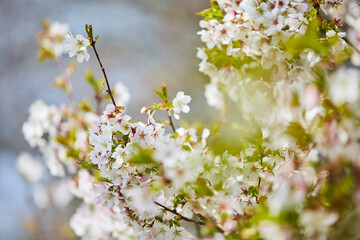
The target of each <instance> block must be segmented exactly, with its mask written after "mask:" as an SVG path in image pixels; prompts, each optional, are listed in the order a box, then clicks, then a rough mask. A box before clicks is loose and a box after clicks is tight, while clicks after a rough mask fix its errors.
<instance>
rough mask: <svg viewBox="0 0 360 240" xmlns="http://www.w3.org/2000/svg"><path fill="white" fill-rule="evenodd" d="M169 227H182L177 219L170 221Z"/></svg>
mask: <svg viewBox="0 0 360 240" xmlns="http://www.w3.org/2000/svg"><path fill="white" fill-rule="evenodd" d="M169 227H170V228H172V227H180V222H179V221H178V220H175V219H170V220H169Z"/></svg>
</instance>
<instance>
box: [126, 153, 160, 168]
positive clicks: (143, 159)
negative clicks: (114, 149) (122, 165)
mask: <svg viewBox="0 0 360 240" xmlns="http://www.w3.org/2000/svg"><path fill="white" fill-rule="evenodd" d="M129 162H130V163H133V164H138V165H144V164H151V163H155V161H154V160H153V158H152V151H151V150H144V149H141V150H140V151H139V153H138V154H136V155H135V156H134V157H133V158H131V159H130V161H129Z"/></svg>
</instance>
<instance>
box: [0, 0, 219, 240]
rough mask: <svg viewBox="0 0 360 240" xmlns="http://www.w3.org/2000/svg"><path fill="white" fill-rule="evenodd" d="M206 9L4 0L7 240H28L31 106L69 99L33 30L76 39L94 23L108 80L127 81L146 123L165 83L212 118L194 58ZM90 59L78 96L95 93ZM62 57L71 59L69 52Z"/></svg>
mask: <svg viewBox="0 0 360 240" xmlns="http://www.w3.org/2000/svg"><path fill="white" fill-rule="evenodd" d="M208 7H209V1H208V0H116V1H115V0H102V1H99V0H86V1H85V0H0V31H1V33H2V34H1V37H0V53H1V56H2V57H1V60H0V116H1V121H0V129H1V131H0V214H1V217H0V233H1V236H2V237H4V236H5V237H6V239H9V240H11V239H23V238H24V231H22V230H21V229H22V226H21V225H20V224H22V219H23V218H24V216H26V215H29V214H30V210H29V207H28V205H27V204H28V203H26V201H25V200H24V196H25V195H26V194H28V191H29V189H28V188H27V187H26V185H24V183H23V182H22V179H21V178H20V176H19V175H18V174H17V172H16V169H15V167H14V163H15V160H16V156H17V155H18V154H19V153H20V152H23V151H30V152H32V153H35V154H36V151H34V150H32V149H30V147H29V146H28V144H27V143H26V141H25V140H24V139H23V136H22V132H21V126H22V124H23V122H24V121H26V119H27V117H28V108H29V106H30V104H31V103H32V102H33V101H34V100H36V99H42V100H43V101H45V102H46V103H48V104H56V105H58V104H60V103H63V102H66V101H67V99H66V96H65V94H64V93H62V92H61V91H60V90H56V89H53V88H51V85H52V82H53V81H54V78H55V76H56V75H57V74H58V73H59V69H58V67H57V65H56V64H55V63H54V62H45V63H43V64H41V65H39V64H38V62H37V57H36V54H35V53H36V48H37V43H36V33H37V32H39V31H40V30H41V20H43V19H49V20H52V21H58V22H61V23H67V24H69V26H70V29H71V31H72V32H73V34H77V33H81V34H83V35H85V30H84V25H85V24H92V25H93V28H94V31H95V34H97V35H99V36H100V39H99V41H98V43H97V50H98V51H99V54H100V56H101V58H102V61H103V64H104V66H105V68H106V71H107V75H108V78H109V80H110V83H111V84H112V85H114V84H115V83H116V82H117V81H122V82H123V83H124V84H125V85H126V86H127V87H128V89H129V91H130V94H131V100H130V103H129V104H128V110H127V112H128V113H129V114H130V115H132V116H133V118H134V119H139V120H144V119H145V116H144V115H140V109H141V107H142V106H144V105H151V104H152V103H153V102H158V101H159V98H158V97H157V96H156V94H155V93H154V91H153V89H154V88H158V87H159V86H160V85H161V83H163V82H164V83H166V84H167V85H168V87H169V95H170V97H172V96H175V94H176V92H177V91H179V90H183V91H184V92H185V93H186V94H190V95H191V96H192V98H193V100H192V102H191V104H190V107H191V112H190V114H189V115H188V116H184V119H185V120H188V121H190V122H193V121H195V119H196V120H200V121H202V122H206V121H208V119H209V118H211V116H212V115H214V114H216V113H214V111H211V110H210V111H208V110H207V111H203V109H204V107H205V106H206V101H205V97H204V94H203V92H204V84H205V83H206V81H207V78H206V77H205V76H204V75H202V74H201V73H199V72H198V64H199V62H200V60H198V59H197V58H196V52H197V47H199V46H201V42H200V40H199V37H198V36H197V35H196V32H197V31H199V30H200V28H199V26H198V22H199V20H200V19H201V17H199V16H197V15H196V14H195V13H196V12H199V11H201V10H203V9H205V8H208ZM90 54H91V59H90V61H89V62H87V63H83V64H80V65H79V66H78V68H77V70H76V73H75V75H74V76H73V78H72V83H73V85H74V91H75V95H76V99H77V100H79V99H82V98H84V97H90V96H91V94H92V92H91V91H92V90H91V88H90V87H89V86H87V85H86V84H85V82H84V81H83V75H84V72H85V70H86V68H89V67H90V68H92V69H93V71H94V73H95V76H96V77H98V78H99V77H101V71H100V69H99V67H98V63H97V62H96V61H95V57H94V56H93V55H92V52H91V51H90ZM64 59H66V61H69V60H70V59H68V57H67V56H66V55H64Z"/></svg>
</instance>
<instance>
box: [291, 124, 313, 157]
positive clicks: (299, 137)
mask: <svg viewBox="0 0 360 240" xmlns="http://www.w3.org/2000/svg"><path fill="white" fill-rule="evenodd" d="M286 134H288V135H289V136H291V137H293V138H294V139H295V140H296V145H297V146H298V147H299V148H300V149H302V150H307V149H309V144H310V143H311V141H312V139H311V136H310V134H308V133H307V132H306V130H305V129H304V128H303V127H302V125H301V123H299V122H291V123H290V124H289V126H288V127H287V130H286Z"/></svg>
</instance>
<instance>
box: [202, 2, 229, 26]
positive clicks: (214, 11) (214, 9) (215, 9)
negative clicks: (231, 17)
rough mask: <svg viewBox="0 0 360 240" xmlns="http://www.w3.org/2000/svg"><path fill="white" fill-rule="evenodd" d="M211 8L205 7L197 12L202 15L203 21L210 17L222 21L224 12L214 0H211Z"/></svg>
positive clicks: (208, 19)
mask: <svg viewBox="0 0 360 240" xmlns="http://www.w3.org/2000/svg"><path fill="white" fill-rule="evenodd" d="M210 3H211V8H208V9H205V10H203V11H201V12H198V13H197V14H198V15H200V16H203V17H204V20H205V21H210V20H212V19H216V20H218V21H220V22H222V19H223V18H224V14H223V12H222V10H221V8H220V6H219V4H218V3H217V1H216V0H211V1H210Z"/></svg>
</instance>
